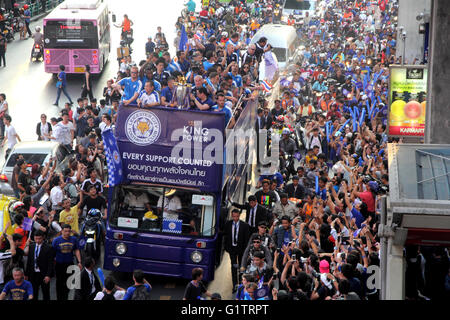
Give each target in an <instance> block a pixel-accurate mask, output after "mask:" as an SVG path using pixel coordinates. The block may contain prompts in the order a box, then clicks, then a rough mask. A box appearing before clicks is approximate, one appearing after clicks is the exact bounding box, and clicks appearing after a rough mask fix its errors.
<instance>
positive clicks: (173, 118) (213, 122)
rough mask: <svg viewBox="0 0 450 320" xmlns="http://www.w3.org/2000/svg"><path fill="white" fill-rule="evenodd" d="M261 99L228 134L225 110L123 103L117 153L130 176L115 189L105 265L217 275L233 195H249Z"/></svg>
mask: <svg viewBox="0 0 450 320" xmlns="http://www.w3.org/2000/svg"><path fill="white" fill-rule="evenodd" d="M257 103H258V101H257V100H255V101H253V102H251V103H250V102H249V103H247V106H246V107H245V108H244V109H243V110H242V112H241V114H240V116H239V118H238V120H237V121H236V123H235V125H234V128H233V129H232V130H228V131H227V132H228V133H226V131H225V127H226V125H225V115H224V113H221V112H209V111H194V110H185V109H173V108H166V107H152V108H151V109H150V110H149V109H142V108H137V107H134V106H123V105H122V106H120V107H119V111H118V120H117V124H116V128H115V137H116V140H117V147H118V150H119V151H118V153H119V154H116V155H115V156H114V157H115V158H116V159H117V157H120V158H121V161H122V164H121V168H122V170H123V180H122V182H121V183H120V184H117V185H115V186H114V187H111V186H110V187H109V190H108V221H107V231H106V239H105V256H104V268H105V269H107V270H112V271H118V272H132V271H133V270H135V269H141V270H143V272H145V273H148V274H155V275H162V276H169V277H177V278H186V279H191V277H192V269H193V268H196V267H201V268H203V270H204V280H205V281H211V280H213V279H214V270H215V268H216V266H218V264H219V262H220V259H221V256H222V252H223V241H222V232H221V229H222V228H223V226H224V224H225V222H226V221H227V219H228V217H229V214H228V213H229V210H228V208H227V205H231V204H230V203H229V202H228V201H227V200H228V199H231V200H232V201H239V202H241V201H243V200H244V198H245V197H246V191H247V189H246V188H247V182H248V181H249V180H248V179H250V171H251V170H250V167H251V165H250V161H248V159H249V158H250V157H251V156H252V154H251V150H255V148H254V141H255V139H254V136H251V135H250V134H249V135H247V136H246V135H245V134H243V132H247V133H248V132H254V130H255V129H254V124H255V121H256V110H257V107H256V104H257ZM240 130H243V131H240ZM238 132H239V134H237V133H238ZM236 136H237V138H236ZM225 137H227V139H226V141H225ZM224 145H225V148H224ZM217 146H220V148H217ZM174 148H175V149H176V152H175V153H174V151H173V150H174ZM177 148H178V149H177ZM180 150H181V151H180ZM221 150H225V151H223V152H222V151H221ZM236 150H238V151H236ZM231 153H233V154H237V156H236V157H232V158H233V159H231V160H228V161H227V162H226V163H227V164H226V165H225V164H223V163H224V162H223V161H219V160H224V158H225V155H226V154H231ZM211 157H213V158H214V159H215V160H211V159H212V158H211ZM114 161H115V160H114Z"/></svg>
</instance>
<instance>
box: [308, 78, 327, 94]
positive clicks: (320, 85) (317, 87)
mask: <svg viewBox="0 0 450 320" xmlns="http://www.w3.org/2000/svg"><path fill="white" fill-rule="evenodd" d="M312 90H313V91H319V92H324V91H327V90H328V87H327V86H326V85H325V84H324V79H323V75H319V80H317V81H316V82H314V84H313V86H312Z"/></svg>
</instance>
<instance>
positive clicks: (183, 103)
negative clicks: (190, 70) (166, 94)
mask: <svg viewBox="0 0 450 320" xmlns="http://www.w3.org/2000/svg"><path fill="white" fill-rule="evenodd" d="M175 85H176V89H175V94H174V95H173V98H172V99H176V102H177V106H178V109H187V108H189V94H190V92H191V84H190V83H187V81H186V78H185V77H178V81H177V82H176V83H175Z"/></svg>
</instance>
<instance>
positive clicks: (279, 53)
mask: <svg viewBox="0 0 450 320" xmlns="http://www.w3.org/2000/svg"><path fill="white" fill-rule="evenodd" d="M272 51H273V53H275V56H276V57H277V60H278V62H286V48H273V49H272Z"/></svg>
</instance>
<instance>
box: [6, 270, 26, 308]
mask: <svg viewBox="0 0 450 320" xmlns="http://www.w3.org/2000/svg"><path fill="white" fill-rule="evenodd" d="M12 274H13V280H11V281H9V282H8V283H7V284H6V285H5V287H4V288H3V290H2V293H1V294H0V300H5V299H6V298H8V300H14V301H24V300H32V299H33V286H32V285H31V282H29V281H27V280H25V278H24V272H23V269H22V268H14V269H13V272H12Z"/></svg>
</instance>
